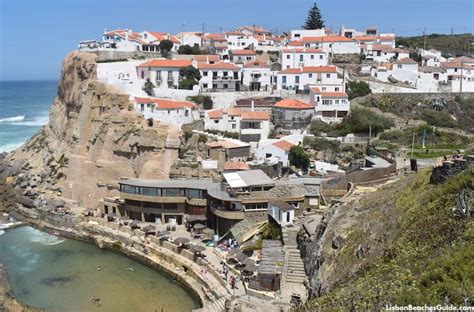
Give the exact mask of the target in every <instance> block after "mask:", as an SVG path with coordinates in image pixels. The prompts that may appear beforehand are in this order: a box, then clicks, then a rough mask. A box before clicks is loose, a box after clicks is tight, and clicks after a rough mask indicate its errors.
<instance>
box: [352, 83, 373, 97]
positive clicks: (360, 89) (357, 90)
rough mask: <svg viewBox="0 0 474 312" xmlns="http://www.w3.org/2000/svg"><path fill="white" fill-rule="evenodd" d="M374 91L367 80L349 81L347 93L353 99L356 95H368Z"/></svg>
mask: <svg viewBox="0 0 474 312" xmlns="http://www.w3.org/2000/svg"><path fill="white" fill-rule="evenodd" d="M370 93H372V90H370V86H369V84H368V83H367V82H365V81H349V83H348V84H347V95H348V96H349V100H352V99H354V98H356V97H360V96H366V95H368V94H370Z"/></svg>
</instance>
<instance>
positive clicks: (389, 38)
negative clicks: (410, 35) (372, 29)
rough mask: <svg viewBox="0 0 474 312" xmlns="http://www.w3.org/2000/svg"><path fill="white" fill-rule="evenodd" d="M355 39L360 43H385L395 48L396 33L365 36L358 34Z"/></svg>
mask: <svg viewBox="0 0 474 312" xmlns="http://www.w3.org/2000/svg"><path fill="white" fill-rule="evenodd" d="M354 40H355V41H356V42H357V43H358V44H383V45H386V46H390V47H392V48H395V35H394V34H384V35H380V36H375V35H365V36H356V37H354Z"/></svg>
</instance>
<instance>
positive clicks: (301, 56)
mask: <svg viewBox="0 0 474 312" xmlns="http://www.w3.org/2000/svg"><path fill="white" fill-rule="evenodd" d="M300 62H303V54H300Z"/></svg>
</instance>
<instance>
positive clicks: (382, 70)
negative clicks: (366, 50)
mask: <svg viewBox="0 0 474 312" xmlns="http://www.w3.org/2000/svg"><path fill="white" fill-rule="evenodd" d="M392 68H393V64H392V63H378V64H376V65H374V66H372V67H371V68H370V76H372V77H374V78H376V79H378V80H380V81H384V82H387V81H389V80H388V77H390V76H391V75H392Z"/></svg>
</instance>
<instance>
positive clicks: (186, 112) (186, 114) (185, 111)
mask: <svg viewBox="0 0 474 312" xmlns="http://www.w3.org/2000/svg"><path fill="white" fill-rule="evenodd" d="M184 116H185V117H188V116H189V111H188V110H187V109H185V110H184Z"/></svg>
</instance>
